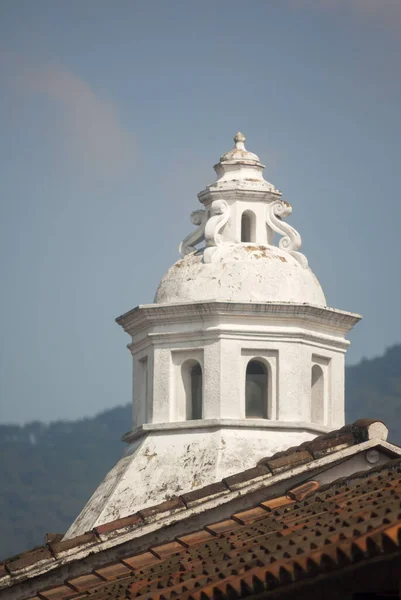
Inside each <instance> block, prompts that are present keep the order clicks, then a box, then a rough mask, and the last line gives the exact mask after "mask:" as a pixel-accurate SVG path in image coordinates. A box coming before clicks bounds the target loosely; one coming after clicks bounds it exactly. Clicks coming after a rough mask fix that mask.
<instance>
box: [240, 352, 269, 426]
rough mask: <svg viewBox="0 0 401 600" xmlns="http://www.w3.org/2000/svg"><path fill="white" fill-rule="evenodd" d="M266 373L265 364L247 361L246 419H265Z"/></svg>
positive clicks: (266, 415) (266, 399) (266, 398)
mask: <svg viewBox="0 0 401 600" xmlns="http://www.w3.org/2000/svg"><path fill="white" fill-rule="evenodd" d="M267 396H268V375H267V369H266V367H265V365H264V364H263V363H261V362H259V361H258V360H251V361H249V363H248V365H247V368H246V384H245V416H246V418H247V419H251V418H257V419H267V418H268V413H267V401H268V397H267Z"/></svg>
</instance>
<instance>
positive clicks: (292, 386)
mask: <svg viewBox="0 0 401 600" xmlns="http://www.w3.org/2000/svg"><path fill="white" fill-rule="evenodd" d="M244 139H245V138H244V137H243V136H242V134H237V136H236V138H235V142H236V146H235V148H234V149H233V150H232V151H230V152H228V153H226V154H224V155H223V156H222V157H221V159H220V162H219V163H218V164H217V165H216V166H215V170H216V173H217V176H218V179H217V180H216V182H214V183H213V184H211V185H210V186H207V187H206V189H205V190H204V191H203V192H201V193H200V194H199V196H198V197H199V200H200V202H201V203H202V204H203V205H204V207H205V208H204V212H202V211H196V212H195V213H193V214H192V217H191V219H192V222H193V224H194V225H196V226H197V229H196V230H195V231H194V232H193V233H192V234H190V235H189V236H187V238H185V240H184V241H183V242H182V244H181V251H182V253H183V254H184V258H183V259H182V260H180V261H178V262H177V263H176V264H175V265H174V266H173V267H171V269H169V271H168V272H167V274H166V276H165V277H164V278H163V279H162V281H161V283H160V286H159V288H158V291H157V294H156V298H155V304H153V305H148V306H146V305H145V306H139V307H138V308H137V309H135V310H133V311H130V312H129V313H127V314H125V315H123V316H122V317H119V319H118V323H119V324H120V325H121V326H122V327H123V328H124V329H125V331H126V332H127V333H128V334H129V335H130V336H131V338H132V342H131V344H130V346H129V348H130V350H131V353H132V357H133V372H134V385H133V432H132V434H131V435H129V436H127V437H126V440H127V441H128V442H129V446H128V448H127V451H126V453H125V456H124V457H123V458H122V459H121V460H120V461H119V462H118V463H117V465H116V466H115V467H114V469H113V470H112V471H111V472H110V473H109V474H108V475H107V477H106V479H105V480H104V482H103V483H102V484H101V485H100V486H99V488H98V489H97V490H96V492H95V494H94V495H93V497H92V498H91V500H90V501H89V503H88V504H87V506H86V507H85V508H84V510H83V511H82V513H81V514H80V515H79V517H78V518H77V520H76V521H75V523H74V524H73V525H72V527H71V528H70V530H69V531H68V533H67V537H72V536H74V535H78V534H80V533H83V532H84V531H87V530H88V529H91V528H92V527H93V526H95V525H99V524H102V523H105V522H107V521H111V520H114V519H117V518H119V517H123V516H126V515H128V514H131V513H133V512H135V511H137V510H140V509H141V508H144V507H147V506H150V505H154V504H157V503H159V502H162V501H163V500H165V499H168V498H170V497H171V496H173V495H174V494H179V493H185V492H188V491H191V490H193V489H195V488H197V487H201V486H205V485H207V484H210V483H214V482H216V481H220V480H221V479H222V478H224V477H226V476H228V475H231V474H234V473H236V472H239V471H242V470H244V469H247V468H250V467H253V466H254V465H255V464H256V462H257V460H259V459H260V458H263V457H266V456H270V455H272V454H274V453H275V452H277V451H280V450H284V449H286V448H288V447H289V446H294V445H298V444H300V443H301V442H303V441H305V440H308V439H311V438H312V437H314V436H315V435H317V434H319V433H321V432H323V431H328V430H330V429H336V428H338V427H340V426H342V425H343V423H344V354H345V351H346V349H347V347H348V344H349V342H348V341H347V340H346V339H345V335H346V334H347V332H348V331H349V330H350V329H351V328H352V327H353V325H354V324H355V323H356V322H357V321H358V320H359V318H360V317H359V316H358V315H354V314H351V313H346V312H343V311H338V310H334V309H330V308H327V306H326V299H325V297H324V294H323V291H322V289H321V287H320V284H319V282H318V280H317V279H316V277H315V276H314V274H313V273H312V271H311V270H310V268H309V267H308V262H307V259H306V257H305V256H304V255H303V254H301V253H300V252H299V249H300V246H301V238H300V236H299V234H298V232H297V231H295V229H293V228H292V227H290V226H289V225H287V224H285V223H284V220H283V219H284V218H285V217H287V216H288V215H289V214H290V212H291V207H290V205H288V204H287V203H285V202H283V200H282V199H281V192H279V191H278V190H277V189H276V188H275V187H274V186H273V185H272V184H270V183H268V182H267V181H265V180H264V179H263V175H262V171H263V168H264V167H263V165H262V164H261V163H260V162H259V158H258V157H257V156H256V155H255V154H253V153H250V152H248V151H247V150H246V149H245V146H244ZM245 211H246V212H247V214H248V215H250V219H251V220H250V227H249V234H250V236H251V237H252V239H253V240H254V241H253V242H252V243H251V242H248V241H247V242H245V241H241V220H242V215H243V213H244V212H245ZM274 234H279V235H281V236H282V237H281V239H280V241H279V245H278V247H276V246H274V245H273V241H274ZM203 239H204V240H205V243H206V247H205V248H204V249H203V250H198V251H196V245H197V244H198V243H199V242H201V241H202V240H203ZM251 359H257V360H260V361H261V362H263V364H264V365H265V367H266V369H267V371H268V373H269V377H268V382H269V383H268V406H269V417H270V418H269V419H246V417H245V376H246V368H247V364H248V362H249V360H251ZM188 361H189V362H188ZM195 361H196V362H197V363H199V365H200V366H201V369H202V374H203V385H202V388H203V398H202V419H200V420H199V421H186V417H187V415H188V401H189V400H188V393H189V391H190V388H191V386H190V381H189V379H188V372H187V371H186V370H185V365H186V364H194V363H195ZM314 364H316V365H319V366H320V367H321V368H322V370H323V372H324V385H323V387H322V393H323V398H322V406H321V407H320V409H319V410H318V411H316V410H312V379H311V378H312V367H313V365H314ZM315 421H318V422H315Z"/></svg>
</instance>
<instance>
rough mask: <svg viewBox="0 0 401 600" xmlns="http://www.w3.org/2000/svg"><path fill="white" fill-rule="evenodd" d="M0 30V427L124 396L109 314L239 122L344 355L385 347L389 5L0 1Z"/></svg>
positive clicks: (390, 234)
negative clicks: (344, 345)
mask: <svg viewBox="0 0 401 600" xmlns="http://www.w3.org/2000/svg"><path fill="white" fill-rule="evenodd" d="M0 39H1V42H0V89H1V95H0V135H1V145H0V210H1V214H0V252H1V264H0V282H1V294H0V309H1V310H0V420H1V421H3V422H26V421H29V420H35V419H40V420H46V421H48V420H54V419H57V418H66V419H73V418H77V417H81V416H85V415H92V414H95V413H96V412H98V411H100V410H103V409H105V408H109V407H113V406H115V405H117V404H123V403H126V402H129V401H130V398H131V372H130V371H131V364H130V355H129V352H128V350H127V349H126V344H127V343H128V342H129V338H128V336H126V334H124V332H123V331H122V330H120V328H119V327H118V326H117V325H116V323H115V322H114V317H116V316H118V315H120V314H121V313H123V312H126V311H127V310H129V309H131V308H133V307H134V306H136V305H138V304H140V303H146V302H151V301H152V299H153V294H154V292H155V290H156V287H157V285H158V282H159V280H160V278H161V277H162V275H163V273H164V272H165V271H166V270H167V268H168V267H169V266H170V265H171V264H172V263H173V262H174V261H175V260H176V259H177V258H178V251H177V246H178V243H179V242H180V240H181V239H182V238H183V237H184V236H185V235H187V233H189V231H190V230H191V227H192V226H191V224H190V221H189V214H190V212H191V211H192V210H194V209H196V208H197V207H198V201H197V198H196V194H197V193H198V192H199V191H200V190H201V189H203V188H204V187H205V185H206V184H208V183H211V182H212V181H213V180H214V172H213V170H212V165H213V164H214V163H215V162H216V161H217V160H218V158H219V156H220V155H221V154H222V153H223V152H224V151H227V150H229V149H231V148H232V146H233V142H232V137H233V136H234V134H235V133H236V131H237V130H238V129H240V130H241V131H243V133H245V135H246V136H247V147H248V149H249V150H251V151H253V152H256V153H257V154H258V155H259V156H260V158H261V160H262V162H263V163H264V164H266V165H267V168H266V170H265V177H266V179H268V180H269V181H272V182H273V183H274V184H275V185H276V186H277V187H278V188H279V189H281V190H282V191H283V192H284V197H285V199H286V200H288V201H289V202H290V203H291V204H292V205H293V215H292V217H291V223H292V224H293V225H294V226H295V227H296V228H297V229H298V230H299V231H300V233H301V235H302V237H303V240H304V244H303V250H304V251H305V253H306V255H307V256H308V258H309V262H310V265H311V267H312V269H313V270H314V271H315V273H316V274H317V275H318V277H319V279H320V281H321V283H322V285H323V288H324V290H325V292H326V296H327V298H328V303H329V305H330V306H333V307H336V308H341V309H345V310H350V311H354V312H360V313H362V314H363V316H364V319H363V321H362V322H361V323H360V324H359V325H357V327H356V329H355V332H354V333H352V335H351V336H350V339H351V341H352V346H351V348H350V350H349V356H348V361H349V362H356V361H358V360H359V359H360V358H361V357H362V356H366V357H371V356H374V355H377V354H380V353H382V352H383V350H384V349H385V348H386V346H388V345H391V344H393V343H395V342H401V318H400V297H401V283H400V258H401V251H400V226H401V208H400V205H401V200H400V172H401V111H400V107H401V69H400V64H401V1H400V0H354V1H352V0H332V1H330V0H326V1H324V0H321V1H317V0H316V1H313V0H310V1H308V0H304V1H296V0H259V1H258V0H252V2H244V1H243V0H219V1H218V2H215V1H212V0H204V1H202V2H199V1H196V0H142V1H141V2H139V1H136V0H35V1H33V0H2V1H1V3H0ZM128 425H129V424H127V428H128Z"/></svg>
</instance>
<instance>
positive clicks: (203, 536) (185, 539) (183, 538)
mask: <svg viewBox="0 0 401 600" xmlns="http://www.w3.org/2000/svg"><path fill="white" fill-rule="evenodd" d="M213 537H214V535H213V534H212V533H209V532H208V531H206V530H205V529H201V530H200V531H195V532H194V533H188V534H187V535H180V537H178V538H177V541H178V542H180V544H184V546H187V547H188V546H194V545H195V544H200V543H201V542H207V541H210V540H211V539H213Z"/></svg>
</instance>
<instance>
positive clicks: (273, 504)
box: [260, 496, 295, 510]
mask: <svg viewBox="0 0 401 600" xmlns="http://www.w3.org/2000/svg"><path fill="white" fill-rule="evenodd" d="M294 502H295V500H294V499H292V498H289V497H288V496H279V497H278V498H271V499H270V500H266V502H261V503H260V505H261V506H263V507H264V508H266V509H267V510H277V509H278V508H282V507H284V506H288V505H290V504H294Z"/></svg>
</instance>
